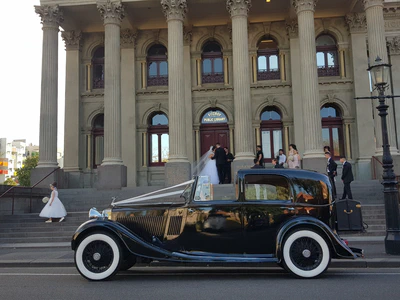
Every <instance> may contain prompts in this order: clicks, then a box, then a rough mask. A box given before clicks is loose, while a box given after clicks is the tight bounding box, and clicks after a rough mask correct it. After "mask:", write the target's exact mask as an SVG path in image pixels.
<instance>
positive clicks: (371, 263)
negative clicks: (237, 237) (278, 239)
mask: <svg viewBox="0 0 400 300" xmlns="http://www.w3.org/2000/svg"><path fill="white" fill-rule="evenodd" d="M140 266H141V267H143V266H146V267H151V268H174V267H180V268H182V267H183V268H185V267H187V268H190V267H192V268H193V267H202V268H204V267H208V268H210V269H212V268H213V267H224V268H246V269H252V268H276V267H279V266H278V265H277V264H276V263H265V264H257V263H254V264H240V263H239V264H238V263H236V264H235V263H229V264H222V263H215V264H212V265H210V264H205V263H199V264H187V263H178V264H173V263H165V262H153V263H151V264H150V265H147V264H140ZM70 267H75V263H74V261H73V260H71V259H64V260H46V261H43V260H35V261H20V260H19V261H16V260H14V261H12V260H10V261H5V260H0V268H70ZM332 268H336V269H353V268H354V269H365V268H375V269H376V268H400V258H385V259H383V258H370V259H356V260H342V259H340V260H339V259H333V260H332V262H331V264H330V266H329V269H332Z"/></svg>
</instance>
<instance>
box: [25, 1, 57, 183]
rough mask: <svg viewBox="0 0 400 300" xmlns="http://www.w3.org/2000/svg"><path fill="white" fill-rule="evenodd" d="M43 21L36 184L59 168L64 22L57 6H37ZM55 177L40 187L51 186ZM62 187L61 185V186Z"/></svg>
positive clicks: (33, 172)
mask: <svg viewBox="0 0 400 300" xmlns="http://www.w3.org/2000/svg"><path fill="white" fill-rule="evenodd" d="M35 12H36V13H37V14H38V15H39V16H40V18H41V20H42V25H43V27H42V29H43V48H42V85H41V97H40V131H39V163H38V165H37V167H36V168H35V169H34V170H33V171H32V173H31V183H32V184H34V183H36V182H37V181H39V180H41V179H42V178H43V177H45V176H46V175H48V174H49V173H50V172H51V171H52V170H54V169H55V168H57V167H58V163H57V100H58V99H57V92H58V91H57V86H58V31H59V25H60V24H61V22H62V21H63V14H62V11H61V10H60V9H59V7H58V5H55V6H49V5H43V6H35ZM55 178H56V176H55V174H53V175H52V176H50V177H49V178H47V179H46V180H45V181H43V182H42V183H41V184H40V186H41V187H48V186H49V183H51V182H52V181H54V180H55ZM60 184H61V183H60Z"/></svg>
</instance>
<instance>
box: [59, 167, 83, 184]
mask: <svg viewBox="0 0 400 300" xmlns="http://www.w3.org/2000/svg"><path fill="white" fill-rule="evenodd" d="M63 170H64V175H65V176H64V178H65V184H66V185H65V187H66V188H69V189H81V188H83V187H84V184H83V183H84V180H83V174H82V172H81V171H79V170H77V171H67V170H65V169H63Z"/></svg>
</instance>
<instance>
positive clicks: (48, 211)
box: [39, 182, 67, 223]
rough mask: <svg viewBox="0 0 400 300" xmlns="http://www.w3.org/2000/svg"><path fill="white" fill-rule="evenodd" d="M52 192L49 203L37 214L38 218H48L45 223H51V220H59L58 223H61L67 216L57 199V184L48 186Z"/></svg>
mask: <svg viewBox="0 0 400 300" xmlns="http://www.w3.org/2000/svg"><path fill="white" fill-rule="evenodd" d="M50 188H51V190H52V192H51V196H50V199H49V201H47V204H46V206H45V207H43V209H42V211H41V212H40V214H39V217H43V218H49V219H48V220H47V221H45V222H46V223H51V222H53V220H52V218H60V221H59V222H62V221H63V220H64V218H65V216H66V215H67V211H66V210H65V207H64V205H63V204H62V202H61V201H60V199H59V198H58V191H57V182H54V183H53V184H50Z"/></svg>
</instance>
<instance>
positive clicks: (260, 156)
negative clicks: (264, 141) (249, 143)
mask: <svg viewBox="0 0 400 300" xmlns="http://www.w3.org/2000/svg"><path fill="white" fill-rule="evenodd" d="M256 159H257V160H258V165H259V166H260V168H264V153H263V152H262V148H261V145H257V154H256Z"/></svg>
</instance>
